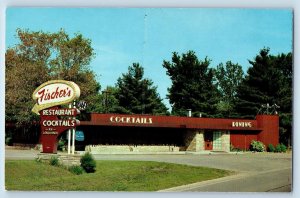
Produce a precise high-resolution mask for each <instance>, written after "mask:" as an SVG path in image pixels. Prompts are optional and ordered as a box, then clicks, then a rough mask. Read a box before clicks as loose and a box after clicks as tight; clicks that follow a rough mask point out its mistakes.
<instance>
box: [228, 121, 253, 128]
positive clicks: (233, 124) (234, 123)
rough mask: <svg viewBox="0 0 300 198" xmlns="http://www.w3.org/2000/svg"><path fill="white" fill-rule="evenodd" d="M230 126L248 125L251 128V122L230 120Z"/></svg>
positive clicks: (244, 126)
mask: <svg viewBox="0 0 300 198" xmlns="http://www.w3.org/2000/svg"><path fill="white" fill-rule="evenodd" d="M231 126H232V127H243V128H246V127H249V128H251V127H252V123H251V122H232V123H231Z"/></svg>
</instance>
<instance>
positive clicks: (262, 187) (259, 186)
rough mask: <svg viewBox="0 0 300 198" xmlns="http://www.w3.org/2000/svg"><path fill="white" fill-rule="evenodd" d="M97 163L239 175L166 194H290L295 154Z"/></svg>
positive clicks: (14, 154) (19, 154) (21, 153)
mask: <svg viewBox="0 0 300 198" xmlns="http://www.w3.org/2000/svg"><path fill="white" fill-rule="evenodd" d="M37 153H39V152H38V151H34V150H10V149H6V155H5V158H6V159H34V158H35V157H36V155H37ZM94 157H95V159H97V160H134V161H159V162H169V163H178V164H187V165H192V166H205V167H211V168H218V169H225V170H230V171H234V172H236V174H235V175H232V176H229V177H224V178H220V179H215V180H209V181H205V182H199V183H195V184H190V185H185V186H179V187H174V188H171V189H165V190H162V192H178V191H197V192H200V191H210V192H268V191H274V192H277V191H279V192H290V191H291V189H292V187H291V184H292V154H287V153H238V154H235V153H230V154H227V153H211V154H207V153H206V154H177V155H176V154H160V155H158V154H151V155H150V154H131V155H125V154H117V155H116V154H115V155H108V154H95V155H94Z"/></svg>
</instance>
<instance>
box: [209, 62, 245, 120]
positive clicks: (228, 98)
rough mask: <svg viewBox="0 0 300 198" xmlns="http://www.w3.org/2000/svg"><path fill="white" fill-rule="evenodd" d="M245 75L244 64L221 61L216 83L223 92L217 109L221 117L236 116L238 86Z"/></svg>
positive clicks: (216, 73)
mask: <svg viewBox="0 0 300 198" xmlns="http://www.w3.org/2000/svg"><path fill="white" fill-rule="evenodd" d="M243 77H244V72H243V69H242V66H240V65H239V64H234V63H232V62H231V61H227V62H226V65H225V66H224V65H223V64H222V63H220V64H219V65H218V66H217V68H216V70H215V78H216V85H217V86H218V89H219V92H220V94H221V101H220V102H219V103H218V106H217V110H218V113H219V114H220V117H234V116H235V112H234V105H235V102H236V94H237V88H238V86H239V85H240V83H241V81H242V79H243Z"/></svg>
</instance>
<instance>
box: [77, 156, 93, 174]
mask: <svg viewBox="0 0 300 198" xmlns="http://www.w3.org/2000/svg"><path fill="white" fill-rule="evenodd" d="M80 164H81V167H82V168H83V169H84V170H85V172H87V173H93V172H95V171H96V161H95V159H94V158H93V156H92V154H90V153H85V154H84V155H83V156H82V157H81V159H80Z"/></svg>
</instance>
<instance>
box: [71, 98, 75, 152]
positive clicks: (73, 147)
mask: <svg viewBox="0 0 300 198" xmlns="http://www.w3.org/2000/svg"><path fill="white" fill-rule="evenodd" d="M73 108H76V102H75V100H74V102H73ZM73 119H75V117H73ZM75 131H76V130H75V127H74V128H73V129H72V133H73V134H72V135H73V137H72V138H73V139H72V154H73V155H74V153H75Z"/></svg>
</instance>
